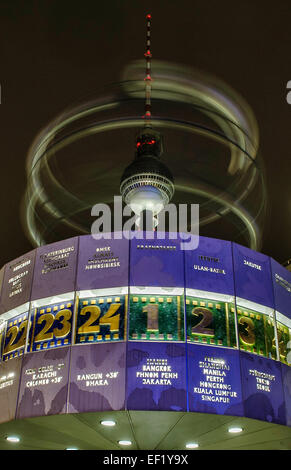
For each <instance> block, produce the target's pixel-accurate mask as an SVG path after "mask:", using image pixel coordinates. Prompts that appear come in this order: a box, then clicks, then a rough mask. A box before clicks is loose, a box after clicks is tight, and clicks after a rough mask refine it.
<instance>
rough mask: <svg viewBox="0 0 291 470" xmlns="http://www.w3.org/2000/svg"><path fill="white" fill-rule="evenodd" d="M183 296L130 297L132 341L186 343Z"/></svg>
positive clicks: (135, 295)
mask: <svg viewBox="0 0 291 470" xmlns="http://www.w3.org/2000/svg"><path fill="white" fill-rule="evenodd" d="M183 299H184V296H181V295H156V294H142V295H140V294H131V295H130V308H129V311H130V313H129V339H130V340H140V341H143V340H145V341H151V340H152V341H184V339H185V337H184V300H183Z"/></svg>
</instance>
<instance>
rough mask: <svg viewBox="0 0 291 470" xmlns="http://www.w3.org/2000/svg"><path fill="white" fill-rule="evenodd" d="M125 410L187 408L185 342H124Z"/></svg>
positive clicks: (180, 409)
mask: <svg viewBox="0 0 291 470" xmlns="http://www.w3.org/2000/svg"><path fill="white" fill-rule="evenodd" d="M127 409H129V410H169V411H186V410H187V395H186V348H185V344H183V345H181V344H170V343H163V344H161V343H138V342H136V343H129V344H128V351H127Z"/></svg>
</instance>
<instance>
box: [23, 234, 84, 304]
mask: <svg viewBox="0 0 291 470" xmlns="http://www.w3.org/2000/svg"><path fill="white" fill-rule="evenodd" d="M77 251H78V237H74V238H69V239H68V240H63V241H61V242H56V243H51V244H50V245H46V246H41V247H40V248H38V249H37V250H36V256H35V269H34V278H33V287H32V296H31V300H35V299H41V298H43V297H49V296H52V295H57V294H63V293H65V292H71V291H73V290H75V277H76V274H75V273H76V262H77Z"/></svg>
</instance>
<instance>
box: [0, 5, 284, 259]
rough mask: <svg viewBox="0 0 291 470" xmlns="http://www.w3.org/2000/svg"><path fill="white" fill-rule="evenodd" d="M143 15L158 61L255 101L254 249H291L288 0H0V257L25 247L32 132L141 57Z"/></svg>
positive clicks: (273, 252) (275, 252)
mask: <svg viewBox="0 0 291 470" xmlns="http://www.w3.org/2000/svg"><path fill="white" fill-rule="evenodd" d="M147 13H151V14H152V18H153V19H152V41H153V55H154V58H155V59H158V60H164V61H168V62H175V63H178V64H181V65H183V64H184V65H188V66H195V68H198V69H200V70H202V71H205V72H206V73H209V74H213V75H215V76H217V77H219V78H220V79H222V80H224V81H225V82H226V83H227V84H229V85H230V86H231V87H232V88H233V89H235V90H236V91H237V92H238V93H240V94H241V96H242V97H243V98H244V99H245V100H246V101H247V102H248V104H249V105H250V107H251V108H252V109H253V111H254V114H255V116H256V118H257V121H258V125H259V131H260V154H261V156H262V158H263V160H264V164H265V169H266V178H267V188H268V210H267V219H266V224H265V228H264V235H263V246H262V250H261V251H262V252H263V253H265V254H267V255H270V256H272V257H274V258H275V259H276V260H278V261H279V262H284V261H285V260H287V259H288V258H290V257H291V243H290V233H291V217H290V212H291V184H290V170H291V163H290V157H291V156H290V129H291V105H289V104H288V103H287V100H286V96H287V89H286V86H287V82H288V81H289V80H291V67H290V62H291V59H290V57H291V33H290V24H291V8H290V1H289V0H279V1H277V2H275V3H274V2H262V1H260V0H255V1H251V0H245V1H241V2H233V1H228V0H222V1H220V2H217V1H215V0H210V1H209V0H208V1H196V0H179V1H177V0H165V1H160V0H154V1H147V2H146V1H140V0H132V1H129V0H120V1H117V0H111V1H106V2H105V1H96V0H95V1H92V0H84V1H83V2H80V1H78V2H76V1H73V0H71V1H67V0H43V1H31V0H23V1H20V0H0V84H1V104H0V123H1V127H0V129H1V139H0V158H1V189H0V191H1V203H2V204H1V209H2V211H1V212H2V219H1V220H2V223H1V232H0V240H1V250H0V265H3V264H4V263H6V262H8V261H10V260H12V259H14V258H16V257H18V256H20V255H22V254H23V253H25V252H27V251H29V250H30V249H31V248H32V245H31V244H30V242H29V241H28V239H27V238H26V236H25V233H24V229H23V226H22V224H21V219H20V204H21V200H22V197H23V194H24V191H25V187H26V172H25V163H26V156H27V152H28V149H29V147H30V145H31V143H32V141H33V139H34V138H35V136H36V135H37V134H38V132H39V131H40V130H41V129H42V128H43V127H44V126H45V125H46V124H47V123H48V122H49V121H50V120H51V119H53V118H54V117H55V116H56V115H58V114H59V113H60V112H62V110H63V109H65V108H67V107H69V106H71V105H72V104H74V102H76V101H79V100H80V99H82V96H87V95H88V94H90V93H91V95H92V93H93V94H94V92H95V90H99V89H102V88H103V87H104V86H107V85H108V84H109V83H114V82H117V81H119V80H120V75H121V71H122V69H123V68H124V67H125V66H126V65H127V64H128V63H130V62H131V61H134V60H137V59H142V58H143V53H144V49H145V15H146V14H147Z"/></svg>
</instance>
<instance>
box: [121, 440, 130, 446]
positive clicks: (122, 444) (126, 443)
mask: <svg viewBox="0 0 291 470" xmlns="http://www.w3.org/2000/svg"><path fill="white" fill-rule="evenodd" d="M118 444H119V445H121V446H131V444H132V442H131V441H126V440H122V441H118Z"/></svg>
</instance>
